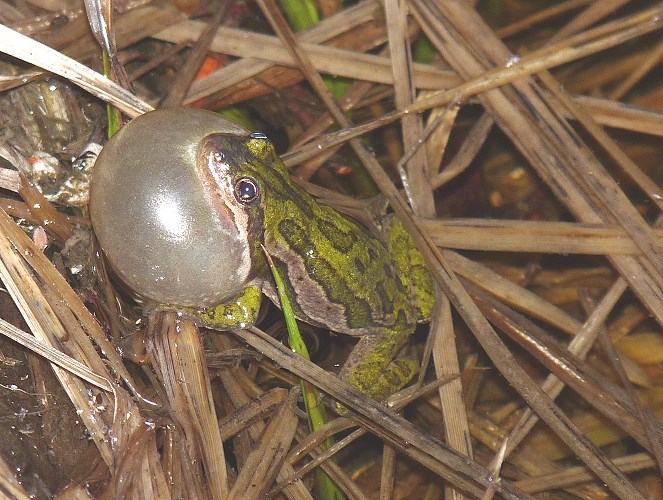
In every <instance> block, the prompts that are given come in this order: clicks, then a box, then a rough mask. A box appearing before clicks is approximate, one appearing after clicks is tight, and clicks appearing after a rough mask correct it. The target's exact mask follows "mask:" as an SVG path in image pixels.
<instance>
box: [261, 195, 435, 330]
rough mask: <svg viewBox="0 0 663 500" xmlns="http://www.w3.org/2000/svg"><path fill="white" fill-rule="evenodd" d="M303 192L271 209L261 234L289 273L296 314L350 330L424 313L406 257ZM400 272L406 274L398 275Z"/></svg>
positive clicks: (385, 324) (426, 309)
mask: <svg viewBox="0 0 663 500" xmlns="http://www.w3.org/2000/svg"><path fill="white" fill-rule="evenodd" d="M302 196H303V197H304V200H303V201H302V200H298V201H294V200H288V201H287V202H286V206H285V207H284V211H283V212H282V213H281V214H276V215H274V216H272V217H271V219H272V220H273V221H276V222H275V223H274V224H273V225H272V226H271V227H270V228H269V229H268V230H267V231H266V238H265V241H266V244H267V246H268V251H269V253H270V254H271V255H272V256H273V257H275V258H276V261H277V265H280V266H281V267H282V268H283V269H282V270H283V272H282V273H281V274H282V275H284V276H286V277H287V279H288V284H287V288H288V289H289V290H290V291H291V294H292V297H290V298H291V299H292V300H291V301H292V302H293V303H294V304H295V308H296V309H295V314H297V316H299V317H300V318H301V319H303V320H305V321H307V322H310V323H314V324H320V325H325V326H326V327H328V328H331V329H332V330H335V331H338V332H341V333H345V334H349V335H363V334H366V333H371V332H372V331H377V330H381V329H384V328H385V327H386V328H389V327H393V326H394V325H396V324H397V323H399V324H412V325H414V323H415V322H417V321H421V320H425V319H427V318H428V317H429V316H430V306H429V305H428V304H427V303H426V304H423V306H424V307H423V308H419V307H415V305H416V304H417V302H416V301H415V302H413V301H412V295H413V287H412V279H411V278H410V276H409V274H410V269H408V266H409V265H410V264H411V262H412V261H411V260H403V259H401V258H400V257H399V259H394V258H393V255H392V251H393V249H392V248H390V245H389V244H388V243H385V242H383V241H382V240H381V239H379V238H377V237H375V235H373V234H372V233H370V232H369V231H368V230H367V229H366V228H364V227H363V226H362V225H360V224H358V223H357V222H355V221H353V220H350V219H348V218H346V217H344V216H342V215H341V214H339V213H338V212H337V211H335V210H334V209H332V208H330V207H327V206H325V205H320V204H318V203H317V202H316V201H315V200H314V199H313V198H311V197H310V196H309V195H308V194H305V193H302ZM309 198H310V200H309ZM282 209H283V208H282ZM267 219H270V217H267ZM401 229H402V226H401ZM403 231H404V230H403ZM405 234H407V233H405ZM402 236H403V235H402V234H400V233H399V234H398V238H399V239H402ZM408 236H409V235H408ZM393 243H394V245H396V244H398V243H399V242H397V241H396V240H394V241H393ZM410 246H411V241H410ZM417 253H418V252H417ZM422 262H423V258H422ZM417 265H419V263H417ZM413 269H414V268H413ZM424 269H425V268H424ZM404 272H405V273H406V274H407V275H408V276H405V277H401V276H400V274H401V273H404ZM426 273H427V270H425V272H424V273H423V274H424V276H426V275H427V274H426ZM417 274H419V272H418V271H417ZM423 281H424V282H425V281H426V280H425V279H424V280H423ZM428 288H429V289H432V284H431V285H428ZM267 293H269V292H267ZM270 295H271V294H270Z"/></svg>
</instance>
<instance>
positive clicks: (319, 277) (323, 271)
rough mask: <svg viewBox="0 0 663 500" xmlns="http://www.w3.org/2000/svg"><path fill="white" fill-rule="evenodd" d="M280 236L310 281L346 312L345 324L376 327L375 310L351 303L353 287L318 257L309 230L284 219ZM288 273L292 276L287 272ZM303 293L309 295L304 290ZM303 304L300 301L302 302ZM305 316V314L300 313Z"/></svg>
mask: <svg viewBox="0 0 663 500" xmlns="http://www.w3.org/2000/svg"><path fill="white" fill-rule="evenodd" d="M278 231H279V234H280V235H281V236H282V237H283V239H284V241H285V242H286V243H287V244H288V246H289V247H290V248H291V250H292V252H291V254H292V255H297V256H298V257H297V259H298V260H299V262H300V263H301V264H303V266H304V268H305V269H306V273H307V274H308V276H309V278H310V279H311V281H310V282H309V284H315V286H317V287H318V288H320V289H321V290H322V291H323V292H324V294H325V296H326V297H327V299H328V300H329V301H330V302H333V303H335V304H339V305H341V306H343V308H344V309H345V323H346V324H347V325H348V326H349V327H350V328H357V329H359V328H365V327H366V326H368V325H371V324H374V320H373V317H372V309H371V307H370V305H369V304H368V302H366V301H365V300H363V299H362V298H360V297H353V300H350V301H348V297H347V294H348V291H349V290H352V287H351V286H350V285H349V283H348V282H347V281H346V280H345V278H344V277H343V276H341V275H340V274H339V273H338V270H337V269H336V268H335V267H334V266H333V265H332V264H331V263H330V262H329V261H328V260H327V259H326V258H325V257H324V256H322V255H317V249H315V245H312V244H311V243H310V241H309V234H308V233H307V231H306V228H305V227H303V225H302V224H300V223H299V222H298V221H296V220H294V219H284V220H282V221H281V222H280V223H279V225H278ZM286 274H291V273H290V272H286ZM292 287H293V288H294V289H295V290H301V289H302V286H301V284H300V283H294V282H293V283H292ZM303 292H306V290H305V289H304V290H303ZM300 302H301V301H300ZM301 312H302V313H303V314H304V315H305V316H306V312H304V311H301Z"/></svg>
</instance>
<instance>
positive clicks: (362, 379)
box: [340, 325, 419, 401]
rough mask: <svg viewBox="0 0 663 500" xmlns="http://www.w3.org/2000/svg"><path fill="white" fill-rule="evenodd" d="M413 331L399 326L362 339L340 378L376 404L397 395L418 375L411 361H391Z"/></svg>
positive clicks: (414, 364) (409, 327) (410, 327)
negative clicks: (396, 393) (394, 394)
mask: <svg viewBox="0 0 663 500" xmlns="http://www.w3.org/2000/svg"><path fill="white" fill-rule="evenodd" d="M413 330H414V327H413V326H411V325H403V326H402V327H401V328H398V327H397V328H394V329H384V330H382V331H381V332H377V333H370V334H365V335H363V336H362V337H361V338H360V339H359V342H357V344H356V345H355V347H354V349H353V350H352V352H351V353H350V356H349V357H348V360H347V361H346V362H345V364H344V365H343V368H342V369H341V373H340V376H341V378H342V379H343V380H346V381H347V382H348V383H349V384H350V385H352V386H353V387H354V388H355V389H357V390H359V391H360V392H361V393H363V394H365V395H366V396H369V397H370V398H372V399H374V400H376V401H383V400H385V399H386V398H387V397H389V396H390V395H392V394H393V393H395V392H397V391H399V390H400V389H402V388H403V387H404V386H405V384H407V383H408V382H409V381H410V380H412V377H414V376H415V375H416V374H417V372H418V371H419V365H418V363H417V362H416V361H415V360H414V359H411V358H407V357H400V358H396V359H394V358H395V356H396V355H397V354H398V352H399V351H400V349H401V347H403V345H404V344H405V341H406V340H407V339H408V337H409V336H410V335H411V334H412V332H413Z"/></svg>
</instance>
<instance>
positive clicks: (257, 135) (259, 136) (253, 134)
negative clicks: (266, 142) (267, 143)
mask: <svg viewBox="0 0 663 500" xmlns="http://www.w3.org/2000/svg"><path fill="white" fill-rule="evenodd" d="M249 137H250V138H251V139H267V136H266V135H265V134H263V133H262V132H251V134H250V135H249Z"/></svg>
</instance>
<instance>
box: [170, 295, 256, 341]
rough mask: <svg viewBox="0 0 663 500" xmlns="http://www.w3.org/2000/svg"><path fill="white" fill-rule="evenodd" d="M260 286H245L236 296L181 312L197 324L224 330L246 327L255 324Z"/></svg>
mask: <svg viewBox="0 0 663 500" xmlns="http://www.w3.org/2000/svg"><path fill="white" fill-rule="evenodd" d="M261 293H262V292H261V291H260V288H258V287H255V286H248V287H246V288H245V289H244V290H243V291H242V293H240V294H239V295H238V296H237V297H235V298H234V299H232V300H229V301H228V302H226V303H224V304H220V305H218V306H215V307H210V308H208V309H193V308H188V309H185V310H183V311H182V312H183V313H184V314H186V315H187V316H190V317H191V318H193V320H194V321H195V322H196V324H197V325H198V326H203V327H205V328H211V329H212V330H219V331H226V330H237V329H240V328H246V327H248V326H251V325H253V324H255V322H256V318H257V317H258V313H259V312H260V299H261Z"/></svg>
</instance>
